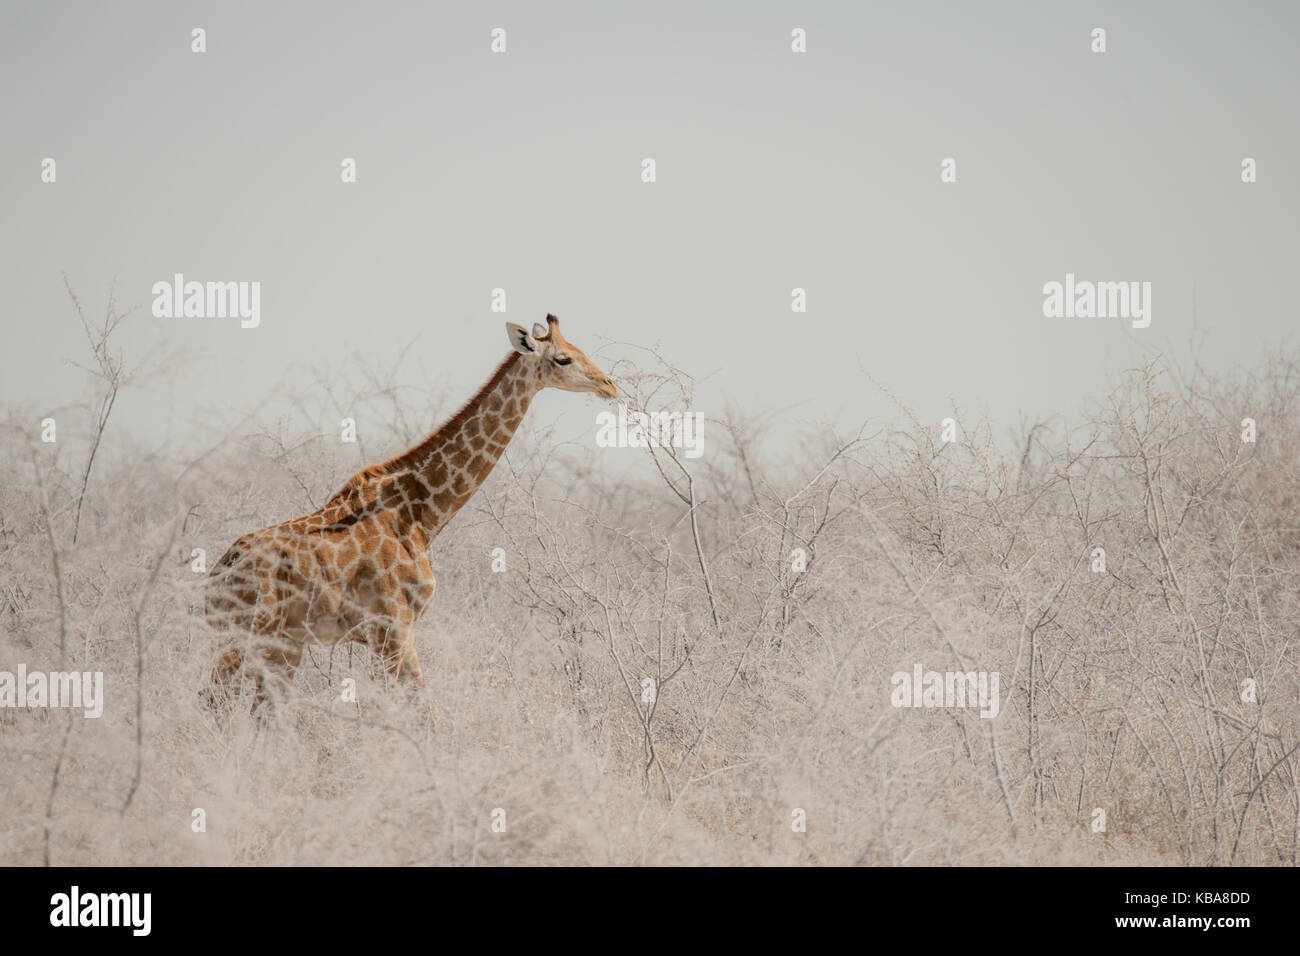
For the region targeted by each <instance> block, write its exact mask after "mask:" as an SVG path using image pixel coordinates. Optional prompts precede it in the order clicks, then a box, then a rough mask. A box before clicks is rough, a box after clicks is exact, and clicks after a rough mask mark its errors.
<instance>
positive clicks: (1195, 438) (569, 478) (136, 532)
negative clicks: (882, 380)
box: [0, 326, 1300, 865]
mask: <svg viewBox="0 0 1300 956" xmlns="http://www.w3.org/2000/svg"><path fill="white" fill-rule="evenodd" d="M89 330H90V329H89V326H88V331H89ZM91 341H92V343H93V342H94V336H93V334H92V336H91ZM103 354H104V355H106V356H108V355H111V351H108V350H106V351H104V353H103ZM108 369H109V372H110V373H111V372H113V370H114V366H113V365H112V364H111V361H110V364H109V366H108ZM638 369H639V371H638ZM118 371H120V369H118ZM611 372H612V374H614V375H615V377H616V379H617V380H618V381H619V384H620V386H621V387H622V388H623V389H624V391H625V392H626V393H627V394H628V396H629V404H631V405H633V406H634V407H638V406H639V407H646V408H651V409H662V408H670V407H689V403H690V401H691V397H690V394H689V381H688V380H686V379H685V378H684V377H683V376H681V375H679V374H678V373H676V372H674V371H673V370H672V369H670V368H667V367H665V366H663V365H662V364H657V363H656V362H655V361H654V360H653V358H652V357H650V356H648V355H647V354H646V353H640V352H638V353H634V354H633V356H632V361H625V362H623V363H620V364H618V365H615V366H614V367H613V368H612V369H611ZM95 383H96V384H95V391H94V396H93V398H92V400H91V402H90V403H89V404H88V405H87V407H86V408H85V409H84V416H83V422H82V424H83V425H84V428H83V433H82V438H85V439H87V441H85V442H81V443H78V442H69V441H62V440H61V441H60V442H59V443H57V444H56V445H47V444H42V443H41V442H40V441H39V440H38V438H37V435H38V431H39V429H38V427H37V423H38V422H39V420H40V417H41V415H42V414H44V412H33V411H32V410H30V409H11V410H10V413H9V418H8V427H7V429H6V431H5V433H4V437H3V445H0V472H2V475H0V621H2V622H3V624H2V630H0V669H4V668H8V669H11V670H12V669H13V668H14V667H16V665H17V664H18V663H20V662H21V663H23V664H25V665H26V667H27V668H28V669H29V670H38V669H43V670H60V671H68V670H77V671H80V670H85V671H102V672H104V674H105V688H106V695H107V704H106V707H105V711H104V716H103V717H102V718H100V719H98V720H95V719H87V718H85V717H83V716H82V715H81V714H80V713H79V712H77V713H74V712H72V711H68V710H55V709H28V710H18V709H2V710H0V759H3V762H4V766H5V767H6V772H5V774H4V775H3V777H0V781H2V782H0V862H3V863H4V864H20V865H22V864H40V863H41V862H43V861H49V862H52V863H56V864H94V863H102V864H295V863H305V864H371V863H399V864H424V863H429V864H472V863H480V864H481V863H489V864H497V863H526V864H538V863H547V864H585V863H598V864H604V863H614V864H637V863H653V864H663V863H667V864H678V863H708V864H748V863H760V864H761V863H792V864H855V863H859V864H933V863H940V864H1003V863H1036V864H1055V863H1070V864H1108V863H1168V864H1174V865H1177V864H1198V865H1201V864H1227V863H1238V864H1242V863H1244V864H1261V865H1268V864H1272V865H1278V864H1281V865H1295V864H1296V860H1297V830H1298V829H1300V796H1298V794H1300V791H1298V790H1297V779H1296V775H1297V772H1298V771H1300V755H1298V753H1297V746H1298V745H1300V708H1298V707H1297V701H1300V686H1298V685H1300V679H1298V677H1297V664H1296V653H1297V640H1298V638H1297V634H1300V580H1298V577H1297V576H1298V575H1300V528H1298V527H1297V517H1296V515H1297V503H1298V502H1300V487H1297V475H1298V474H1300V470H1298V468H1297V464H1298V463H1297V449H1300V441H1297V438H1298V437H1300V436H1298V435H1297V421H1300V418H1298V417H1297V411H1300V407H1298V403H1300V364H1297V359H1296V358H1295V357H1287V358H1278V359H1275V360H1273V361H1272V362H1271V363H1269V364H1267V365H1265V366H1264V367H1261V368H1260V369H1258V370H1257V371H1255V372H1254V373H1250V374H1243V375H1240V376H1237V377H1235V378H1232V379H1229V380H1223V379H1215V378H1213V377H1211V376H1209V375H1206V374H1203V373H1201V372H1199V371H1198V370H1197V369H1195V368H1192V369H1189V370H1181V371H1179V370H1176V369H1174V368H1171V367H1170V366H1168V365H1167V364H1163V363H1153V364H1152V365H1150V366H1149V367H1147V368H1144V369H1139V370H1135V371H1133V372H1132V373H1130V374H1129V375H1128V376H1126V377H1125V378H1124V379H1123V380H1122V381H1119V382H1116V383H1113V391H1112V392H1111V393H1110V394H1109V395H1108V396H1107V397H1105V398H1104V399H1101V400H1099V401H1098V402H1097V403H1096V405H1095V407H1094V408H1093V409H1092V410H1091V413H1090V414H1089V415H1088V416H1087V417H1086V419H1085V420H1083V421H1082V422H1080V423H1076V424H1066V423H1063V422H1060V421H1055V422H1046V423H1042V424H1040V425H1037V426H1035V427H1034V428H1033V429H1031V430H1028V431H1027V433H1026V434H1025V435H1024V437H1023V439H1022V440H1021V441H1020V442H1019V443H1018V445H1017V447H1015V448H1014V449H1011V448H1010V447H1009V446H1008V445H1007V443H1003V442H1000V441H998V440H995V435H1000V434H1001V431H995V429H994V428H993V427H992V426H990V425H989V424H988V423H982V422H974V421H965V420H964V419H963V416H962V415H961V413H960V412H958V411H954V413H953V417H954V418H955V419H956V422H957V440H956V441H955V442H949V443H944V442H942V441H941V439H940V430H939V426H938V424H937V423H930V422H920V421H916V420H913V419H911V418H910V417H909V416H908V415H907V414H906V412H905V411H902V410H900V413H899V415H898V421H899V422H901V423H902V424H901V425H897V426H895V425H889V424H882V423H874V422H873V423H869V424H868V425H867V426H866V427H864V429H863V430H862V431H861V432H860V433H855V434H852V435H834V434H830V433H826V434H821V435H810V436H809V437H808V439H807V442H806V444H805V445H804V447H803V448H802V449H800V450H799V452H798V454H795V455H791V456H788V457H786V458H781V457H776V456H773V455H772V454H771V453H770V452H769V451H767V450H765V449H764V447H763V445H762V443H761V442H760V441H758V440H757V436H758V435H760V434H761V432H762V427H761V426H762V422H757V421H745V420H740V419H737V420H732V421H727V422H718V421H710V422H708V424H707V426H706V432H705V434H706V441H707V444H706V454H705V455H704V457H703V458H701V459H699V460H688V459H685V458H678V457H676V456H674V455H673V454H672V453H671V452H670V451H669V450H665V449H655V450H644V451H637V450H622V449H620V450H617V451H598V450H597V449H595V448H594V447H585V448H575V447H572V446H565V445H559V444H556V443H555V442H553V441H552V440H551V438H550V437H549V436H548V435H546V434H541V433H538V432H537V431H535V430H532V429H530V428H529V425H528V423H525V426H524V429H523V431H522V433H521V435H520V436H519V437H518V438H517V439H516V441H515V443H514V444H513V445H512V446H511V448H510V450H509V451H508V452H507V456H506V458H505V459H503V460H502V462H501V463H500V464H499V465H498V467H497V470H496V472H495V474H494V475H493V477H492V478H491V479H490V480H489V482H488V483H487V484H486V485H485V486H484V487H483V489H481V491H480V492H479V494H478V495H477V496H476V497H475V498H474V499H472V500H471V502H470V504H469V505H468V506H467V507H466V508H465V509H464V510H463V511H462V512H461V513H460V515H459V516H458V517H457V518H456V519H455V520H454V521H453V522H452V524H451V526H450V527H449V529H448V530H447V531H446V532H444V533H443V535H442V536H441V537H440V538H438V539H437V541H436V542H435V543H434V547H433V551H432V559H433V565H434V570H435V573H436V574H437V576H438V594H437V598H436V600H435V602H434V605H433V607H432V609H431V610H430V611H429V613H428V614H427V615H426V616H425V618H424V619H423V621H422V622H421V624H420V637H419V641H420V647H419V650H420V655H421V657H422V659H423V661H424V670H425V676H426V678H427V687H426V688H425V690H424V691H422V692H421V691H419V690H408V689H405V688H390V687H388V686H386V683H385V681H384V680H383V679H382V678H381V677H380V676H379V675H378V673H377V672H373V671H372V668H371V667H370V661H369V660H368V659H367V658H368V655H367V653H366V652H365V651H364V650H362V649H360V648H352V649H349V648H347V647H339V648H336V649H334V650H333V651H331V650H330V649H329V648H315V649H313V651H312V652H311V653H310V655H309V656H308V658H306V659H305V660H304V667H303V670H302V671H300V672H299V674H298V676H297V678H296V679H295V681H294V682H293V685H292V687H291V688H290V690H289V691H288V692H287V693H286V694H284V695H283V696H282V697H281V698H280V699H279V700H278V704H277V707H276V708H275V711H274V714H273V716H272V717H271V718H270V722H269V723H268V724H267V725H266V726H265V727H263V728H262V729H261V730H260V731H259V729H258V726H257V724H256V723H255V722H254V720H253V719H252V718H251V717H250V716H249V714H248V713H247V710H246V709H245V710H243V711H239V712H237V713H236V714H235V715H234V716H233V717H231V718H230V719H229V720H227V721H225V722H222V721H220V720H218V719H216V718H215V717H214V715H213V714H212V713H210V712H209V711H208V710H206V709H205V708H204V707H203V706H202V704H201V702H200V700H199V690H200V688H201V685H202V683H203V680H204V677H205V673H206V670H207V668H208V666H209V665H210V663H211V660H212V654H213V652H214V644H213V640H212V635H211V633H210V632H209V631H208V629H207V628H206V626H205V624H204V623H203V620H202V616H201V614H199V613H198V610H199V608H200V607H201V603H202V598H201V594H202V583H203V576H202V575H201V574H196V573H195V572H194V571H193V570H192V568H191V559H192V551H193V549H196V548H202V549H204V550H205V551H206V553H207V556H208V560H209V561H212V560H214V559H215V557H216V556H218V555H219V554H220V553H221V551H222V550H223V549H224V548H225V547H226V546H227V545H228V544H229V543H230V542H231V541H232V540H234V538H236V537H237V536H238V535H239V534H241V533H243V532H245V531H248V530H251V529H253V528H256V527H261V526H263V525H266V524H269V523H271V522H272V521H276V520H281V519H283V518H286V517H290V516H293V515H296V514H300V513H302V512H304V511H307V510H309V509H310V508H312V507H314V506H315V505H317V504H319V503H320V502H321V501H322V500H324V498H325V497H326V496H328V495H329V494H330V493H331V492H332V491H334V490H335V489H336V488H337V486H338V485H339V484H340V483H341V482H342V480H343V479H344V478H345V477H347V475H348V474H350V473H351V471H352V470H354V469H355V468H356V467H357V466H358V464H359V459H358V449H357V448H356V446H342V445H340V444H339V443H338V440H337V434H327V435H324V436H319V435H315V436H314V435H311V434H308V433H295V432H293V431H291V430H288V431H287V430H286V429H285V428H283V427H281V426H280V425H277V424H276V423H275V422H274V421H267V422H261V423H259V422H256V421H250V422H244V423H241V425H240V427H238V428H236V429H234V430H233V432H232V434H231V435H230V436H229V438H228V439H227V440H225V441H223V442H220V443H217V444H215V445H214V446H213V447H212V448H211V449H210V450H209V451H207V452H205V453H204V454H203V455H202V456H198V457H195V458H193V459H192V460H186V461H178V460H172V459H169V458H167V457H165V456H160V455H158V454H156V453H151V452H146V451H144V450H142V449H141V448H140V447H135V446H133V445H132V444H131V440H130V438H129V436H128V435H127V434H125V433H124V432H123V433H117V432H115V431H114V427H113V424H112V421H111V417H110V418H107V419H106V418H105V413H104V408H105V405H104V402H103V397H104V395H106V394H107V393H108V389H109V388H117V387H119V386H118V384H117V383H116V382H114V380H113V376H112V375H111V374H108V376H107V377H105V375H98V376H97V377H96V378H95ZM353 385H354V386H355V390H356V392H357V395H356V396H355V397H348V398H347V400H346V401H342V402H341V404H342V405H343V406H346V407H349V408H359V409H366V410H367V412H366V417H365V419H364V425H363V427H362V431H363V433H364V439H365V444H364V446H363V448H364V453H365V454H366V455H368V456H369V457H370V458H378V457H382V456H384V455H387V454H389V453H391V452H393V451H396V450H399V449H400V447H402V446H403V444H404V443H406V442H409V441H411V440H414V439H415V438H416V437H418V436H419V435H420V434H422V433H423V432H425V431H426V430H428V429H429V428H431V427H432V426H434V425H435V424H436V423H437V420H438V418H439V416H440V415H442V414H445V413H446V412H448V411H450V410H451V407H450V405H449V404H446V403H427V402H426V403H425V404H424V407H423V411H419V412H417V408H419V407H421V406H419V405H416V404H415V401H416V400H417V399H418V396H413V395H410V394H405V393H403V394H398V393H395V392H392V391H391V390H384V389H381V388H378V387H376V386H375V385H374V383H373V382H370V383H367V382H366V381H365V380H363V379H357V380H355V381H354V382H353ZM864 387H865V386H864ZM333 388H334V389H335V390H336V391H335V395H332V396H331V397H330V399H329V402H328V403H326V405H327V406H329V405H330V404H331V403H333V402H334V401H335V398H336V397H339V396H341V395H343V394H344V392H342V391H338V390H339V389H342V388H343V386H339V385H338V384H337V383H335V385H334V386H333ZM313 394H314V395H315V396H316V397H319V396H320V395H321V394H323V393H321V392H319V391H318V392H316V393H313ZM453 404H454V403H453ZM107 407H108V408H109V409H111V403H110V404H109V405H108V406H107ZM398 409H400V413H399V411H398ZM76 415H77V413H76V412H75V410H66V411H65V412H64V413H62V414H60V416H59V418H60V422H61V428H63V429H64V431H65V432H74V431H75V430H76V427H77V424H76V422H75V418H76ZM1247 416H1249V417H1251V418H1253V419H1255V421H1256V422H1257V423H1258V440H1257V441H1255V442H1253V443H1252V442H1246V441H1243V440H1242V436H1241V432H1242V424H1241V422H1242V419H1243V418H1245V417H1247ZM329 417H330V416H329V415H325V414H322V416H321V419H320V420H321V421H322V422H323V423H324V422H326V421H327V420H328V419H329ZM336 418H337V416H335V419H336ZM65 422H66V423H67V424H66V425H64V424H63V423H65ZM385 422H387V423H389V428H390V430H389V431H388V432H387V433H381V432H380V431H379V429H380V428H381V427H383V423H385ZM100 438H102V441H100ZM91 447H94V448H96V449H97V456H96V459H95V462H94V468H93V470H91V469H90V468H88V467H87V460H86V454H85V452H86V450H87V449H88V448H91ZM612 454H618V455H623V456H627V455H639V456H641V462H642V465H643V467H641V468H639V469H631V470H627V469H619V470H614V469H609V468H607V467H605V459H603V458H602V456H603V455H612ZM83 476H86V477H85V480H84V481H83ZM83 498H84V500H83ZM78 516H79V517H78ZM74 538H75V541H74ZM498 548H499V549H502V550H501V551H500V552H496V551H494V549H498ZM1096 548H1104V550H1105V570H1104V571H1101V570H1097V564H1096V561H1097V557H1096V554H1095V551H1094V549H1096ZM798 549H802V555H803V556H804V558H805V559H806V569H805V570H803V571H802V572H799V571H796V570H794V568H795V566H796V564H797V563H798V560H799V550H798ZM494 555H495V557H496V558H501V557H503V558H504V562H505V570H504V571H501V572H497V571H494V570H493V561H494ZM498 566H499V565H498ZM917 663H920V664H922V665H923V666H924V668H925V669H927V670H939V671H963V672H964V671H971V670H975V671H988V672H993V671H996V672H998V673H999V674H1000V677H1001V683H1000V687H1001V713H1000V714H999V715H998V717H997V718H996V719H981V718H980V717H979V714H978V711H976V710H973V709H960V708H935V709H911V708H895V707H893V706H891V700H890V698H891V690H892V686H891V675H893V674H894V673H895V672H898V671H905V672H910V671H911V670H912V668H913V666H914V665H915V664H917ZM346 679H351V680H353V681H355V684H356V697H357V701H356V702H349V701H345V700H343V699H342V696H341V692H342V688H343V687H344V686H345V685H344V681H345V680H346ZM1248 680H1252V681H1254V686H1255V695H1254V696H1255V700H1254V701H1253V702H1252V701H1246V700H1243V687H1245V686H1247V685H1246V684H1245V683H1244V682H1246V681H1248ZM1245 696H1247V697H1249V696H1250V695H1249V694H1246V695H1245ZM198 808H201V810H202V811H203V813H202V818H203V821H204V823H205V825H206V829H205V831H204V832H194V826H193V822H194V820H195V810H196V809H198ZM498 808H499V809H500V810H502V811H504V823H505V830H504V832H495V831H494V829H493V822H494V811H495V810H498ZM1099 809H1100V810H1103V811H1104V812H1105V830H1104V832H1095V831H1094V822H1095V821H1096V820H1097V819H1098V818H1097V815H1096V811H1097V810H1099ZM797 811H802V812H803V814H805V815H806V831H805V832H796V831H795V829H794V828H793V827H792V822H793V821H794V820H795V819H796V818H797ZM495 819H496V820H498V821H499V820H501V814H497V815H496V816H495Z"/></svg>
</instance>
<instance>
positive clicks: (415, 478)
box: [205, 316, 618, 704]
mask: <svg viewBox="0 0 1300 956" xmlns="http://www.w3.org/2000/svg"><path fill="white" fill-rule="evenodd" d="M547 323H548V324H547V326H545V327H544V326H542V325H540V324H538V325H535V326H534V327H533V331H532V334H531V335H530V334H529V333H528V332H527V330H525V329H523V328H522V327H521V326H518V325H514V324H513V323H507V332H508V334H509V336H510V341H511V344H512V345H513V346H514V348H515V352H514V353H512V354H511V355H510V356H509V357H508V358H507V359H506V360H505V361H504V362H502V363H501V365H500V366H499V367H498V368H497V370H496V372H495V373H494V374H493V376H492V377H491V379H489V380H488V382H487V384H486V385H484V386H483V387H482V388H481V389H480V390H479V391H478V393H477V394H476V395H475V396H474V397H473V398H472V399H471V400H470V401H469V402H468V403H467V404H466V405H465V406H464V407H463V408H462V409H461V410H460V411H458V412H457V413H456V414H455V415H453V416H452V417H451V419H450V420H448V421H447V422H446V423H445V424H444V425H443V426H442V427H441V428H439V429H438V430H437V431H436V432H434V433H433V434H432V435H430V436H429V437H428V438H427V439H425V440H424V441H423V442H421V443H420V444H418V445H415V446H414V447H412V448H410V449H409V450H407V451H406V452H404V453H402V454H400V455H397V456H395V457H393V458H390V459H388V460H387V461H385V462H382V463H380V464H377V465H372V466H369V467H367V468H364V469H362V470H361V471H359V472H357V473H356V474H355V475H353V476H352V477H351V478H350V479H348V481H347V482H346V483H345V484H344V486H343V487H342V488H341V489H339V491H338V492H337V493H336V494H335V495H334V496H333V497H331V498H330V499H329V501H327V502H326V503H325V504H324V505H323V506H322V507H320V508H318V509H317V510H316V511H313V512H312V513H311V514H307V515H303V516H302V517H300V518H294V519H292V520H290V521H285V522H282V523H280V524H276V525H271V526H270V527H267V528H263V529H261V530H260V531H253V532H250V533H248V534H245V535H243V536H242V537H241V538H239V539H238V540H237V541H236V542H235V543H234V544H233V545H231V547H230V548H229V550H227V551H226V553H225V554H224V555H222V557H221V559H220V560H219V561H217V563H216V565H215V566H214V567H213V569H212V572H211V574H210V575H209V577H208V581H207V588H206V593H205V612H206V617H207V620H208V622H209V623H210V624H211V625H212V626H213V627H214V628H215V629H217V630H219V631H223V632H226V634H227V645H226V646H225V647H224V648H223V649H222V652H221V655H220V657H219V659H218V661H217V663H216V666H215V667H214V668H213V672H212V681H211V685H210V687H209V688H208V690H207V696H208V699H209V702H211V703H214V704H216V703H217V702H218V701H220V700H221V699H223V698H225V697H227V696H228V694H229V692H230V690H231V689H232V685H233V684H234V682H235V681H236V680H238V679H240V677H241V675H244V674H247V675H248V676H250V677H251V678H252V679H253V681H254V683H255V685H256V687H257V693H258V700H259V702H260V701H262V700H264V699H265V697H266V679H267V678H268V677H271V678H273V679H277V680H287V679H288V678H290V677H292V675H293V672H294V670H295V669H296V667H297V666H298V664H299V662H300V661H301V659H302V651H303V648H304V647H305V646H307V645H309V644H326V645H330V644H337V643H339V642H343V641H358V642H362V643H365V644H367V645H368V646H369V647H370V648H371V649H372V650H373V651H374V652H375V653H376V654H377V656H378V657H379V659H380V660H381V661H382V662H383V663H384V665H385V667H386V669H387V670H388V673H389V674H390V676H391V677H393V678H394V679H404V678H409V679H413V680H416V681H419V680H420V678H421V672H420V657H419V654H418V653H417V651H416V646H415V635H414V628H415V623H416V622H417V621H418V620H419V619H420V616H421V615H422V614H423V613H424V611H425V610H426V609H427V608H428V606H429V604H430V603H431V602H432V601H433V595H434V591H435V588H436V581H435V580H434V576H433V568H432V566H431V565H430V563H429V556H428V548H429V544H430V543H431V542H432V540H433V539H434V538H435V537H436V536H437V535H438V533H439V532H440V531H441V530H442V529H443V528H444V527H446V525H447V522H449V521H450V520H451V519H452V517H453V516H454V515H455V514H456V512H457V511H459V510H460V509H461V508H462V507H463V506H464V505H465V503H466V502H467V501H468V500H469V499H470V497H471V496H472V495H473V494H474V492H475V490H477V488H478V487H479V485H481V484H482V483H483V481H485V480H486V479H487V477H488V475H489V474H490V473H491V471H492V468H493V467H494V466H495V465H496V463H497V460H498V459H499V458H500V457H501V455H502V453H503V452H504V451H505V449H506V446H507V444H508V443H509V442H510V439H511V437H512V436H513V435H514V433H515V431H516V430H517V429H518V427H519V424H520V422H521V421H522V420H523V417H524V413H525V412H527V410H528V406H529V404H530V403H531V402H532V399H533V396H534V395H536V394H537V392H538V391H539V390H540V389H542V388H545V387H547V386H554V387H557V388H562V389H566V390H568V391H584V392H594V393H596V394H598V395H601V396H602V397H607V398H613V397H614V396H615V395H617V394H618V390H617V389H616V388H615V386H614V384H613V382H611V381H610V379H609V377H608V376H606V375H605V373H604V372H602V371H601V370H600V369H599V368H597V367H596V366H595V365H594V364H593V363H592V362H591V361H590V360H589V359H588V358H587V357H586V356H585V355H584V354H583V353H582V352H581V350H579V349H577V348H575V347H574V346H572V345H571V344H570V343H569V342H567V341H566V340H565V339H564V338H563V336H562V335H561V334H560V330H559V324H558V321H557V320H556V319H555V317H554V316H547Z"/></svg>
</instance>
